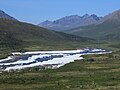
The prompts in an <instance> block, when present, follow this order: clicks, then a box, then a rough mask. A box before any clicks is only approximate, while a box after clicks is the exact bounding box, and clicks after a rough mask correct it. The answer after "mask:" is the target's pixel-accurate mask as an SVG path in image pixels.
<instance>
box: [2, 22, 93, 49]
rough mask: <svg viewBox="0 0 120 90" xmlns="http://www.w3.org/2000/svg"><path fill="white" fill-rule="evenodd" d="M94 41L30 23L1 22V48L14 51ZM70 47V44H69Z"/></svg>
mask: <svg viewBox="0 0 120 90" xmlns="http://www.w3.org/2000/svg"><path fill="white" fill-rule="evenodd" d="M89 41H92V39H89V38H82V37H79V36H74V35H69V34H65V33H61V32H55V31H51V30H47V29H45V28H41V27H39V26H35V25H32V24H28V23H22V22H19V21H13V20H0V47H1V48H3V47H5V48H6V47H8V48H12V49H14V48H15V47H17V48H18V47H19V46H22V47H24V46H26V47H29V46H31V47H32V46H41V45H42V46H43V47H44V48H45V46H46V47H47V46H50V45H59V44H62V45H63V46H64V45H65V44H66V43H68V42H71V43H73V42H76V43H77V42H78V43H84V42H89ZM68 45H69V44H68Z"/></svg>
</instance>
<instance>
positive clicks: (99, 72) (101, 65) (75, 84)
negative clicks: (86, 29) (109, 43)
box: [0, 51, 120, 90]
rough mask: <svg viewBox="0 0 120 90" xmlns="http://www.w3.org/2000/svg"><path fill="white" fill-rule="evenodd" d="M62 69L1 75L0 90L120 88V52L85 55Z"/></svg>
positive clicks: (112, 89)
mask: <svg viewBox="0 0 120 90" xmlns="http://www.w3.org/2000/svg"><path fill="white" fill-rule="evenodd" d="M84 58H86V59H84V60H79V61H75V62H73V63H69V64H67V65H65V66H63V67H61V68H59V69H54V70H51V69H47V70H39V68H31V69H27V70H22V71H20V72H13V73H7V72H4V73H1V74H0V90H120V51H117V52H113V53H112V54H106V55H86V56H84Z"/></svg>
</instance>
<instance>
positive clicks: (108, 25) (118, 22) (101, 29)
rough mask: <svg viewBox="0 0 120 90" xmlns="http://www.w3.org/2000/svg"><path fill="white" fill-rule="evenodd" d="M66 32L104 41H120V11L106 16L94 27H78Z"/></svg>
mask: <svg viewBox="0 0 120 90" xmlns="http://www.w3.org/2000/svg"><path fill="white" fill-rule="evenodd" d="M65 32H66V33H69V34H74V35H78V36H84V37H90V38H96V39H102V40H120V10H117V11H115V12H113V13H110V14H108V15H106V16H105V17H103V18H102V19H101V20H100V21H98V22H97V23H96V24H94V25H89V26H84V27H78V28H74V29H71V30H66V31H65Z"/></svg>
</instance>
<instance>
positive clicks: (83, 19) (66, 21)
mask: <svg viewBox="0 0 120 90" xmlns="http://www.w3.org/2000/svg"><path fill="white" fill-rule="evenodd" d="M100 19H101V18H100V17H97V15H95V14H93V15H89V14H85V15H83V16H79V15H70V16H65V17H63V18H60V19H57V20H55V21H53V22H51V21H50V22H49V21H45V22H42V23H40V24H39V26H41V27H45V28H48V29H52V30H57V31H60V30H66V29H71V28H76V27H79V26H86V25H90V24H93V23H96V22H97V21H98V20H100Z"/></svg>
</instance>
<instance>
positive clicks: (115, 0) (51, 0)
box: [0, 0, 120, 24]
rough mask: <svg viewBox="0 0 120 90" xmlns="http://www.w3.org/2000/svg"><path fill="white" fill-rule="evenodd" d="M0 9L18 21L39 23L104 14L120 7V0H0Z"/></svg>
mask: <svg viewBox="0 0 120 90" xmlns="http://www.w3.org/2000/svg"><path fill="white" fill-rule="evenodd" d="M0 9H1V10H3V11H5V12H6V13H7V14H9V15H11V16H13V17H15V18H16V19H18V20H20V21H23V22H28V23H33V24H39V23H40V22H42V21H45V20H56V19H59V18H61V17H64V16H69V15H80V16H82V15H84V14H86V13H87V14H96V15H98V16H105V15H107V14H109V13H111V12H113V11H115V10H118V9H120V0H0Z"/></svg>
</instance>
